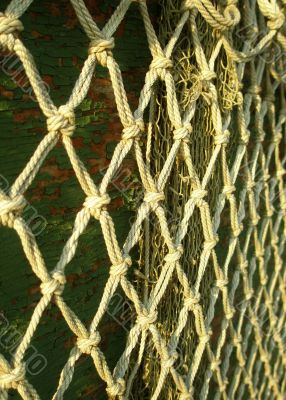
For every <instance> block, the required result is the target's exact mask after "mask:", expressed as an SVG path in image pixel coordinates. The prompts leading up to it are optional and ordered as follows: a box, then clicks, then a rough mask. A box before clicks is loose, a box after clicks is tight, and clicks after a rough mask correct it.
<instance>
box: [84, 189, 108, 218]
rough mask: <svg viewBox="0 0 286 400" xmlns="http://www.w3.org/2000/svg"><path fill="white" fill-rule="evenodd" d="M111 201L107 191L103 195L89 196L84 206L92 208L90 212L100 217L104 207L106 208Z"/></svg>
mask: <svg viewBox="0 0 286 400" xmlns="http://www.w3.org/2000/svg"><path fill="white" fill-rule="evenodd" d="M109 203H110V197H109V196H108V194H107V193H104V194H102V195H93V196H87V197H86V199H85V202H84V203H83V206H84V207H85V208H87V209H89V210H90V213H91V214H92V215H93V216H94V217H95V218H96V219H99V218H100V215H101V211H102V209H106V206H107V205H108V204H109Z"/></svg>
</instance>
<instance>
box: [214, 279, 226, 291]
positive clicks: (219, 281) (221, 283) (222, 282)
mask: <svg viewBox="0 0 286 400" xmlns="http://www.w3.org/2000/svg"><path fill="white" fill-rule="evenodd" d="M227 285H228V280H227V279H217V280H216V281H215V286H216V287H217V288H219V289H223V288H224V287H225V286H227Z"/></svg>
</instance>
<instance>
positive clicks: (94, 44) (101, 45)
mask: <svg viewBox="0 0 286 400" xmlns="http://www.w3.org/2000/svg"><path fill="white" fill-rule="evenodd" d="M113 48H114V39H113V38H110V39H107V38H98V39H94V40H92V41H91V42H90V44H89V49H88V54H90V55H91V54H94V55H95V56H96V58H97V61H98V62H99V64H100V65H102V66H103V67H106V65H107V56H109V55H110V54H111V50H112V49H113Z"/></svg>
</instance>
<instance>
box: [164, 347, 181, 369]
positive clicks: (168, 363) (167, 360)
mask: <svg viewBox="0 0 286 400" xmlns="http://www.w3.org/2000/svg"><path fill="white" fill-rule="evenodd" d="M178 357H179V355H178V353H177V352H176V351H175V350H172V351H171V352H170V353H169V354H168V356H167V357H164V358H163V359H162V365H163V366H164V367H165V368H167V369H170V368H171V367H172V366H173V365H174V363H175V361H176V360H177V359H178Z"/></svg>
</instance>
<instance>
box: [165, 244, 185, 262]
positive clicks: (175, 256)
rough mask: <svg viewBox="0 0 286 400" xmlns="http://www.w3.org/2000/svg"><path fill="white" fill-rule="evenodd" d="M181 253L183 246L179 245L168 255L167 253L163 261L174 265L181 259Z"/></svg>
mask: <svg viewBox="0 0 286 400" xmlns="http://www.w3.org/2000/svg"><path fill="white" fill-rule="evenodd" d="M183 252H184V250H183V246H182V245H179V246H177V248H176V249H175V250H174V251H171V252H170V253H168V254H167V255H166V256H165V257H164V260H165V262H167V263H175V262H177V261H179V260H180V258H181V257H182V254H183Z"/></svg>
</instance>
